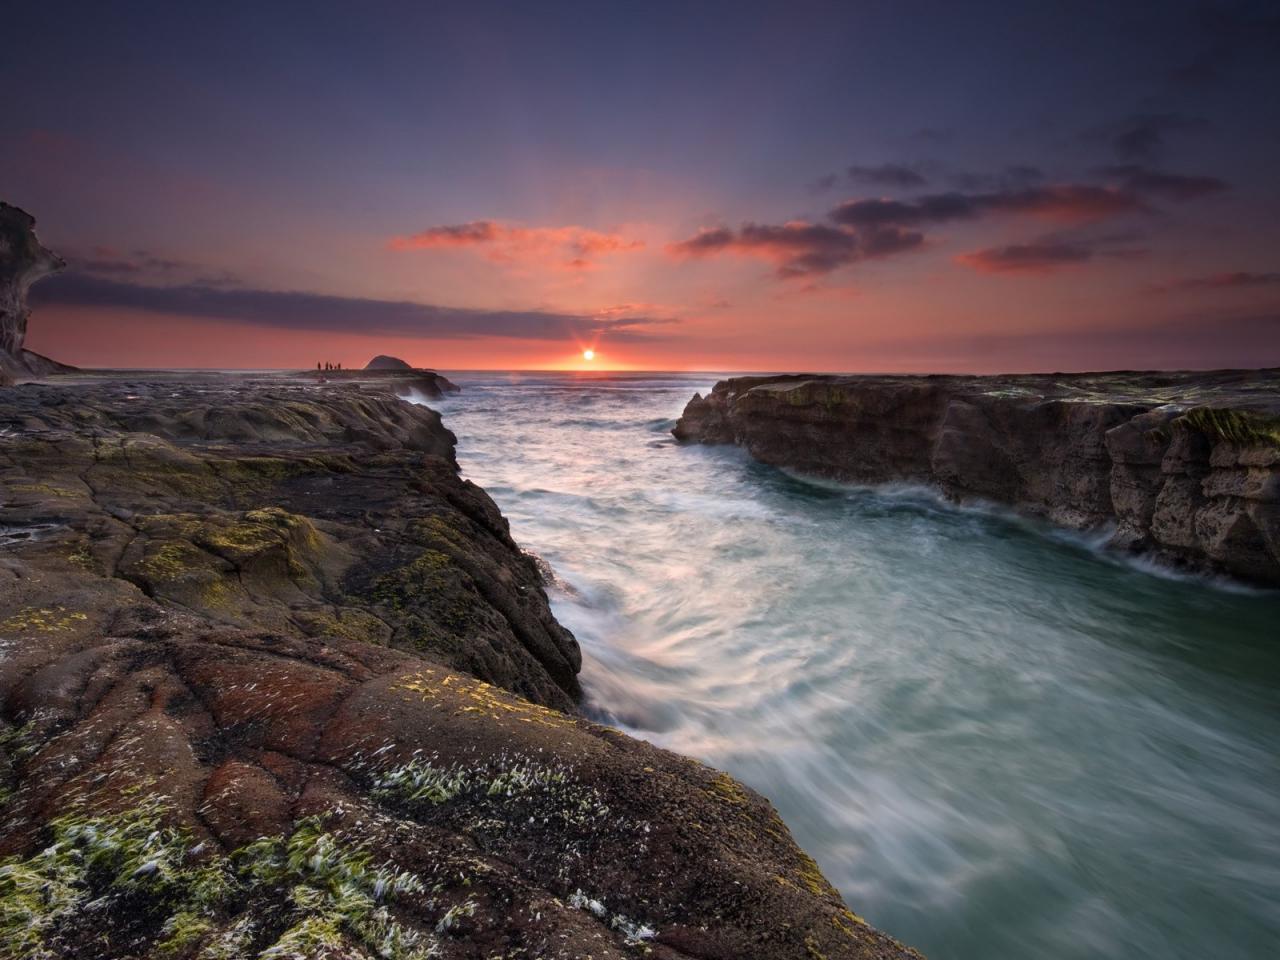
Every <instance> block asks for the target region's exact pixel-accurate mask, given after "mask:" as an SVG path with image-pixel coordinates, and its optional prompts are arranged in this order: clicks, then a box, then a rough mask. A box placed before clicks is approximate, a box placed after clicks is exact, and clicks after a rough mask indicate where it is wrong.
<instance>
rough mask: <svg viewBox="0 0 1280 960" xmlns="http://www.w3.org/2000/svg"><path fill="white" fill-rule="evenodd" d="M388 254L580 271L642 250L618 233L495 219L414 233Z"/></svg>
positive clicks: (394, 240)
mask: <svg viewBox="0 0 1280 960" xmlns="http://www.w3.org/2000/svg"><path fill="white" fill-rule="evenodd" d="M388 246H389V247H390V248H391V249H392V250H450V249H453V250H456V249H468V248H470V249H475V250H478V251H480V252H482V253H483V254H484V255H485V256H486V257H488V258H489V259H490V260H492V261H494V262H495V263H513V262H516V261H520V260H547V261H549V262H551V263H552V264H553V265H557V266H560V267H564V268H568V269H573V270H581V269H587V268H589V267H591V266H594V265H595V262H596V260H598V259H599V258H600V257H603V256H607V255H609V254H614V253H625V252H628V251H633V250H639V249H641V248H643V247H644V241H643V240H633V239H629V238H627V237H624V236H622V235H621V234H617V233H602V232H600V231H598V230H589V229H587V228H586V227H578V226H563V227H525V226H521V225H519V224H509V223H500V222H498V221H494V220H474V221H472V222H470V223H457V224H445V225H442V226H436V227H428V228H427V229H426V230H422V231H420V232H418V233H413V234H408V235H404V236H397V237H392V238H391V240H390V241H389V242H388Z"/></svg>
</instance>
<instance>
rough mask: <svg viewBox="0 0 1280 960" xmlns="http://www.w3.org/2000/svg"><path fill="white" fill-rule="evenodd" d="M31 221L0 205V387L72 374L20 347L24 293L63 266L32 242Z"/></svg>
mask: <svg viewBox="0 0 1280 960" xmlns="http://www.w3.org/2000/svg"><path fill="white" fill-rule="evenodd" d="M35 225H36V221H35V218H34V217H32V216H31V215H30V214H29V213H27V212H26V211H24V210H20V209H18V208H17V207H14V206H11V205H10V204H7V203H5V202H4V201H0V384H4V383H6V382H12V381H13V380H16V379H23V378H26V377H43V376H46V375H48V374H50V373H64V372H67V371H71V370H74V369H75V368H74V367H69V366H67V365H66V364H64V363H58V362H57V361H56V360H50V359H49V358H48V357H44V356H41V355H40V354H38V353H35V352H34V351H31V350H27V349H26V348H25V347H24V346H23V344H24V343H25V341H26V338H27V319H28V318H29V317H30V315H31V310H30V308H28V306H27V290H29V289H30V288H31V285H32V284H33V283H35V282H36V281H37V280H39V279H41V278H42V277H47V276H49V275H50V274H53V273H57V272H58V271H59V270H62V269H64V268H65V267H66V263H65V262H64V261H63V260H62V258H61V257H59V256H58V255H57V254H55V253H53V252H52V251H50V250H46V249H45V248H44V247H43V246H42V245H41V244H40V241H39V240H38V239H37V238H36V233H35Z"/></svg>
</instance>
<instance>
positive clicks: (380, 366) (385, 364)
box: [364, 354, 413, 370]
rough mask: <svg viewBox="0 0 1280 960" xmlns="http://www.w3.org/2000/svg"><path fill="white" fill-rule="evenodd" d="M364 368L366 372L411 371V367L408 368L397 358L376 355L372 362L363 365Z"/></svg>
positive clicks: (406, 364)
mask: <svg viewBox="0 0 1280 960" xmlns="http://www.w3.org/2000/svg"><path fill="white" fill-rule="evenodd" d="M364 368H365V369H366V370H412V369H413V367H412V366H410V365H409V364H408V363H406V362H405V361H403V360H401V359H400V358H399V357H388V356H386V355H384V354H378V356H376V357H374V358H373V359H372V360H370V361H369V362H368V363H366V364H365V365H364Z"/></svg>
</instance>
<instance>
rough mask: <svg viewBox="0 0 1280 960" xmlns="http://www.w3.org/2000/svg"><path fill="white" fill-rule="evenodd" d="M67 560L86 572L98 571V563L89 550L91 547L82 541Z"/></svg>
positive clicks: (68, 553) (71, 551)
mask: <svg viewBox="0 0 1280 960" xmlns="http://www.w3.org/2000/svg"><path fill="white" fill-rule="evenodd" d="M67 559H68V560H69V561H70V562H71V563H74V564H75V565H76V566H77V567H82V568H84V569H85V570H98V569H100V568H99V566H98V561H97V559H96V558H95V557H94V555H93V552H92V551H91V550H90V549H89V545H88V544H87V543H84V542H83V541H81V542H80V543H77V544H75V545H74V546H73V547H72V548H71V549H70V550H69V551H68V552H67Z"/></svg>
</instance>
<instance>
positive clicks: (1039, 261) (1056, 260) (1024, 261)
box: [956, 241, 1094, 273]
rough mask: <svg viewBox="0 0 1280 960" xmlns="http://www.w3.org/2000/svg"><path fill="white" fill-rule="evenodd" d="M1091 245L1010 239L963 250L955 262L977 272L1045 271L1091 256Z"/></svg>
mask: <svg viewBox="0 0 1280 960" xmlns="http://www.w3.org/2000/svg"><path fill="white" fill-rule="evenodd" d="M1093 254H1094V251H1093V249H1092V248H1091V247H1088V246H1085V245H1084V244H1079V243H1044V242H1037V241H1033V242H1031V243H1014V244H1010V245H1008V246H1005V247H990V248H988V249H986V250H976V251H974V252H973V253H963V254H961V255H960V256H958V257H956V260H957V262H959V263H962V264H964V265H965V266H966V267H971V268H972V269H974V270H977V271H978V272H979V273H1048V272H1050V271H1052V270H1056V269H1058V268H1059V267H1066V266H1073V265H1077V264H1080V263H1083V262H1085V261H1086V260H1090V259H1092V258H1093Z"/></svg>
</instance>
